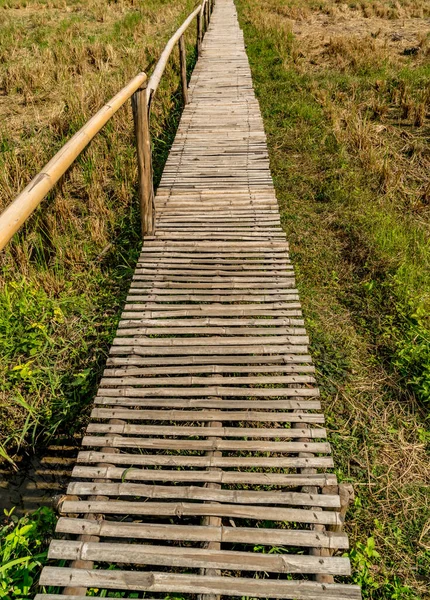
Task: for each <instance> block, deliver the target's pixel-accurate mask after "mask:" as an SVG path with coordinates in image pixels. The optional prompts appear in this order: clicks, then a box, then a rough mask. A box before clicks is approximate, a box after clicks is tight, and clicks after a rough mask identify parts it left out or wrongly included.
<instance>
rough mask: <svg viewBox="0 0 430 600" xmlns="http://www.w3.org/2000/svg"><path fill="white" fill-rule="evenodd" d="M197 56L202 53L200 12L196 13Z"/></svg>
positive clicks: (201, 20)
mask: <svg viewBox="0 0 430 600" xmlns="http://www.w3.org/2000/svg"><path fill="white" fill-rule="evenodd" d="M196 20H197V57H199V56H200V54H201V53H202V39H203V19H202V13H201V12H199V14H198V15H197V19H196Z"/></svg>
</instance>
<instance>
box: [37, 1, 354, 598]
mask: <svg viewBox="0 0 430 600" xmlns="http://www.w3.org/2000/svg"><path fill="white" fill-rule="evenodd" d="M190 93H191V103H190V104H189V105H188V106H187V108H186V110H185V112H184V114H183V117H182V120H181V124H180V128H179V131H178V134H177V136H176V140H175V143H174V145H173V147H172V151H171V153H170V156H169V159H168V162H167V165H166V168H165V171H164V175H163V178H162V181H161V185H160V187H159V190H158V193H157V198H156V212H157V227H156V233H155V235H154V236H153V237H151V238H147V239H146V240H145V242H144V246H143V249H142V254H141V256H140V259H139V262H138V265H137V268H136V272H135V275H134V279H133V282H132V285H131V288H130V293H129V296H128V298H127V304H126V306H125V308H124V312H123V314H122V319H121V322H120V325H119V329H118V333H117V338H116V339H115V340H114V342H113V345H112V348H111V353H110V358H109V361H108V366H107V368H106V371H105V373H104V378H103V380H102V382H101V385H100V389H99V392H98V395H97V398H96V399H95V408H94V410H93V412H92V420H91V423H90V425H89V426H88V429H87V433H86V436H85V437H84V440H83V447H84V448H83V450H82V451H81V452H80V453H79V456H78V459H77V463H78V464H77V466H76V467H75V469H74V479H73V481H72V483H71V484H70V486H69V490H68V493H69V494H70V495H71V496H70V497H69V499H67V500H66V501H65V502H64V503H63V506H62V512H63V514H65V515H67V516H64V517H61V518H60V520H59V522H58V527H57V531H58V532H59V533H60V534H69V539H67V540H64V539H62V540H55V541H53V542H52V543H51V546H50V557H51V558H53V559H59V560H66V561H72V562H71V563H69V566H50V567H46V568H45V569H44V570H43V573H42V576H41V583H42V584H43V585H46V586H48V585H53V586H60V587H65V588H66V592H67V593H68V594H71V595H72V594H73V596H72V597H73V598H75V600H76V599H78V598H82V597H83V596H85V594H86V589H87V588H89V587H95V588H98V590H99V593H100V590H102V589H103V588H108V589H109V590H119V591H124V590H125V591H126V594H125V595H126V597H135V596H129V595H128V594H129V593H131V592H136V591H138V592H143V591H145V592H151V594H152V595H153V597H154V598H156V597H158V598H164V597H166V595H167V594H171V593H175V594H180V595H181V597H184V595H186V596H188V597H195V595H196V594H197V595H200V596H201V597H202V596H203V597H205V598H212V599H213V598H217V597H220V596H225V597H232V596H240V597H252V598H290V599H307V600H309V599H312V598H315V599H318V598H325V599H326V600H330V599H335V598H336V599H340V598H342V599H358V598H360V592H359V589H358V588H357V587H356V586H350V585H345V584H336V583H330V581H331V576H332V575H348V574H349V572H350V565H349V560H348V559H347V558H343V557H341V556H331V554H332V549H344V548H347V546H348V541H347V538H346V536H345V535H344V534H343V533H342V532H341V531H340V526H341V522H342V519H341V517H340V515H339V508H340V499H339V495H338V492H337V490H338V488H337V487H336V486H337V482H336V477H335V476H334V475H333V474H330V473H328V472H327V469H329V468H330V467H332V466H333V462H332V459H331V457H330V447H329V444H328V443H327V442H326V431H325V429H324V428H323V427H322V424H323V422H324V417H323V415H322V413H321V411H320V408H321V407H320V401H319V399H318V395H319V392H318V388H317V386H316V384H315V378H314V367H313V366H312V361H311V357H310V356H309V354H308V349H307V344H308V338H307V336H306V331H305V329H304V323H303V319H302V317H301V310H300V302H299V297H298V293H297V290H296V289H295V282H294V273H293V268H292V266H291V262H290V259H289V255H288V244H287V242H286V240H285V234H284V233H283V231H282V229H281V227H280V222H279V212H278V206H277V202H276V198H275V192H274V188H273V184H272V180H271V176H270V171H269V162H268V154H267V147H266V141H265V135H264V130H263V123H262V120H261V115H260V111H259V107H258V103H257V100H256V98H255V95H254V92H253V89H252V81H251V73H250V69H249V65H248V60H247V57H246V53H245V48H244V42H243V35H242V32H241V30H240V28H239V25H238V21H237V16H236V11H235V8H234V4H233V1H232V0H217V3H216V6H215V10H214V14H213V17H212V21H211V26H210V29H209V32H208V34H207V36H206V38H205V42H204V49H203V55H202V58H201V59H200V60H199V62H198V65H197V67H196V69H195V72H194V74H193V78H192V81H191V85H190ZM327 486H332V487H329V488H328V487H327ZM323 491H324V492H326V493H322V492H323ZM102 515H103V516H102ZM112 563H113V564H115V565H116V568H115V570H108V569H107V566H108V565H109V564H112ZM61 597H62V596H58V595H49V594H40V595H39V596H38V597H37V598H39V599H40V600H42V598H44V599H48V598H50V599H54V598H61ZM140 597H143V595H141V596H140ZM146 597H147V596H146V595H145V598H146Z"/></svg>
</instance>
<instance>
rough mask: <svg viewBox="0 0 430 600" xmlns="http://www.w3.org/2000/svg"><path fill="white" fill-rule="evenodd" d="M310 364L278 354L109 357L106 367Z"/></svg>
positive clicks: (302, 358) (301, 357)
mask: <svg viewBox="0 0 430 600" xmlns="http://www.w3.org/2000/svg"><path fill="white" fill-rule="evenodd" d="M311 362H312V359H311V357H310V356H309V354H286V353H282V352H281V353H278V354H277V355H275V356H273V355H266V354H265V355H260V356H258V355H248V356H240V355H235V356H220V355H215V356H195V355H191V356H186V357H185V356H162V357H160V356H158V357H153V356H148V357H145V358H140V357H139V356H122V357H121V356H111V357H109V358H108V359H107V363H106V364H108V365H122V366H124V365H133V366H149V365H166V366H167V365H186V366H187V365H209V364H213V365H234V366H236V365H260V366H265V365H277V366H280V365H288V364H290V365H292V366H293V367H296V366H297V365H301V364H309V363H311Z"/></svg>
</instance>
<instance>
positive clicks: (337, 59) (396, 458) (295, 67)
mask: <svg viewBox="0 0 430 600" xmlns="http://www.w3.org/2000/svg"><path fill="white" fill-rule="evenodd" d="M237 6H238V9H239V13H240V19H241V25H242V27H243V28H244V32H245V41H246V44H247V52H248V55H249V58H250V61H251V66H252V71H253V78H254V84H255V87H256V92H257V95H258V97H259V101H260V105H261V109H262V112H263V118H264V122H265V128H266V132H267V135H268V143H269V152H270V158H271V168H272V173H273V176H274V181H275V186H276V189H277V195H278V199H279V202H280V207H281V213H282V222H283V226H284V228H285V231H286V232H287V236H288V238H289V240H290V242H291V247H292V256H293V259H294V263H295V267H296V272H297V279H298V285H299V288H300V293H301V298H302V303H303V307H304V311H305V316H306V323H307V327H308V329H309V333H310V336H311V340H312V352H313V356H314V358H315V360H316V363H317V367H318V370H319V381H320V384H321V387H322V392H323V397H324V401H325V411H326V415H327V420H328V426H329V428H330V430H331V442H332V445H333V449H334V454H335V463H336V465H337V471H338V475H339V478H340V479H341V480H343V481H350V482H352V483H354V484H355V490H356V501H355V506H354V508H353V509H352V510H351V511H350V513H349V518H348V533H349V535H350V538H351V544H352V550H351V553H350V556H351V558H352V562H353V565H354V569H355V572H354V579H355V580H356V581H357V582H358V583H360V584H362V585H363V590H364V597H365V598H375V599H376V598H377V599H382V598H383V599H388V598H399V599H400V598H402V599H403V598H428V597H430V596H429V595H428V589H427V585H428V577H429V573H430V493H429V487H428V483H429V475H430V470H429V464H428V443H429V441H430V431H429V427H428V420H427V414H428V410H429V407H430V343H429V341H430V324H429V315H430V310H429V309H430V269H429V266H430V251H429V220H430V208H429V203H430V196H429V193H430V180H429V173H430V169H429V167H430V149H429V146H428V134H429V131H430V113H429V111H430V106H429V102H430V92H429V81H430V66H429V65H430V60H429V57H430V53H429V46H430V43H429V42H430V40H429V37H428V20H426V19H428V16H429V7H428V4H427V3H425V2H421V0H414V1H411V2H407V3H402V5H400V4H397V3H396V4H395V3H391V2H388V1H380V2H377V3H371V2H361V3H355V2H352V3H350V4H349V5H346V4H340V3H337V2H335V1H334V0H322V1H321V2H318V3H316V2H313V0H304V1H303V2H296V1H295V0H237Z"/></svg>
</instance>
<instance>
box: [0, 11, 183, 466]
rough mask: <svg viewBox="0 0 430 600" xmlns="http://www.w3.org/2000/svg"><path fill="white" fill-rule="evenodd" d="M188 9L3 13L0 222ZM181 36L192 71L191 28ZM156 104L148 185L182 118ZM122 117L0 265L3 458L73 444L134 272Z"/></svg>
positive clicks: (124, 112)
mask: <svg viewBox="0 0 430 600" xmlns="http://www.w3.org/2000/svg"><path fill="white" fill-rule="evenodd" d="M193 7H194V2H193V0H176V1H173V0H169V1H166V0H145V1H143V0H142V1H131V0H118V1H117V2H110V1H108V0H102V1H99V0H97V1H96V0H89V1H85V2H84V1H83V0H73V1H71V2H63V1H61V2H60V1H58V2H57V1H55V0H54V1H52V2H51V1H49V2H44V1H37V0H0V210H2V209H3V208H4V207H5V206H6V205H7V204H8V203H9V202H10V201H11V200H12V199H13V198H14V196H15V195H16V194H17V193H18V192H19V191H20V190H21V189H22V188H23V187H24V186H25V185H26V184H27V183H28V182H29V181H30V180H31V178H32V177H33V176H34V175H35V174H36V173H37V172H38V171H39V170H40V169H41V167H42V166H43V165H44V164H45V163H46V162H47V161H48V160H49V159H50V158H51V156H52V155H53V154H54V153H55V152H56V151H57V150H58V149H59V148H60V147H61V146H62V145H63V144H64V143H65V141H67V140H68V139H69V138H70V137H71V135H73V133H75V132H76V131H77V130H78V129H79V127H81V126H82V125H83V124H84V123H85V121H86V120H87V119H88V118H89V117H90V116H91V115H92V114H94V112H96V110H97V109H98V108H99V107H101V106H102V105H103V104H104V103H105V102H106V101H107V100H108V99H109V98H110V97H112V96H113V95H114V94H115V93H116V92H117V91H118V90H119V89H120V88H121V87H122V86H123V85H125V83H127V82H128V81H129V79H131V78H132V77H133V76H134V75H136V73H137V72H139V71H141V70H150V68H151V66H152V65H153V64H154V63H155V61H156V60H157V59H158V57H159V55H160V52H161V50H162V48H163V47H164V44H165V43H166V41H167V39H168V38H169V37H170V35H171V34H172V33H173V32H174V31H175V29H176V28H177V27H178V26H179V24H180V23H181V22H182V21H183V19H184V18H185V17H186V16H187V15H188V14H189V12H191V10H192V8H193ZM187 36H188V51H189V53H190V54H189V57H190V62H192V60H194V49H193V43H194V40H195V27H194V26H193V27H191V29H190V31H189V33H188V34H187ZM177 62H178V61H177V57H176V60H174V61H173V62H171V63H170V65H169V67H168V68H167V71H166V74H165V78H164V80H163V84H162V87H161V89H160V91H159V94H158V96H157V99H156V101H155V102H154V108H153V118H152V128H153V134H154V152H155V154H154V156H155V159H154V160H155V165H154V168H155V176H156V179H157V178H158V177H159V176H160V173H161V169H162V165H163V163H164V160H165V158H166V154H167V151H168V147H169V143H170V141H171V139H172V136H173V134H174V131H175V127H176V123H177V120H178V115H179V112H180V105H181V98H180V93H179V92H178V85H179V75H178V67H177ZM133 143H134V140H133V122H132V115H131V108H130V106H129V105H127V106H126V107H125V108H123V109H121V110H120V111H119V112H118V113H117V115H115V117H114V118H113V119H112V120H111V121H110V122H109V123H108V124H107V125H106V126H105V128H104V129H103V131H102V132H101V134H99V136H98V137H97V138H96V139H95V140H94V141H93V142H92V143H91V145H90V146H89V148H88V149H87V150H86V151H84V152H83V153H82V155H81V156H80V157H79V158H78V159H77V161H76V163H75V165H74V166H73V167H72V168H71V170H70V171H69V173H68V174H67V175H66V176H65V178H64V180H63V181H62V183H61V184H60V185H58V186H57V187H56V188H55V190H54V191H53V193H51V194H50V195H49V197H48V198H47V199H46V200H45V201H44V202H43V203H42V205H41V206H40V207H39V209H38V210H37V211H36V213H35V214H34V216H33V217H32V218H31V219H30V220H29V221H28V222H27V223H26V225H25V226H24V227H23V228H22V230H21V232H20V233H19V234H18V235H17V236H15V239H14V241H13V242H12V243H11V244H10V245H9V246H8V248H7V250H6V251H5V252H3V253H2V254H1V257H0V357H1V358H0V380H1V386H0V390H1V391H0V420H1V422H2V427H1V429H0V453H1V454H2V455H3V457H8V456H9V457H13V455H14V454H15V452H16V451H17V450H19V449H22V448H23V447H24V448H29V447H34V446H35V445H37V444H38V443H43V442H44V441H46V439H47V438H49V437H50V436H51V435H52V434H54V433H55V432H56V431H58V430H65V429H67V430H68V431H70V432H71V433H73V432H74V431H77V430H79V428H80V426H81V422H82V418H83V415H85V409H86V407H87V405H88V403H89V402H90V400H91V397H92V395H93V392H94V389H95V385H96V382H97V379H98V377H99V374H100V371H101V369H102V366H103V363H104V361H105V357H106V353H107V350H108V347H109V343H110V341H111V339H112V337H113V334H114V330H115V324H116V320H117V318H118V313H119V309H120V307H121V303H122V301H123V299H124V296H125V293H126V289H127V287H128V284H129V280H130V278H131V273H132V268H133V265H134V262H135V260H136V257H137V254H138V251H139V245H140V238H139V227H140V226H139V211H138V206H137V195H136V187H135V183H136V175H137V166H136V160H135V151H134V147H133Z"/></svg>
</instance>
